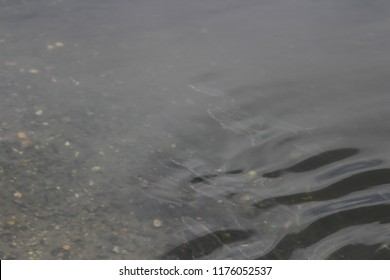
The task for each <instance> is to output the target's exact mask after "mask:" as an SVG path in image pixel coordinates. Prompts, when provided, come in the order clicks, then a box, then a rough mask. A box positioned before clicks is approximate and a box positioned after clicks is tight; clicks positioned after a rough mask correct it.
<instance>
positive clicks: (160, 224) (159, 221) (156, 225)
mask: <svg viewBox="0 0 390 280" xmlns="http://www.w3.org/2000/svg"><path fill="white" fill-rule="evenodd" d="M153 226H154V227H156V228H159V227H161V226H162V221H161V220H159V219H154V220H153Z"/></svg>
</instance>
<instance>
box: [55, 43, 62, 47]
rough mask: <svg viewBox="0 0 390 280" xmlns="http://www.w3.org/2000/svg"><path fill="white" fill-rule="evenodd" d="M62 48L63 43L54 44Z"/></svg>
mask: <svg viewBox="0 0 390 280" xmlns="http://www.w3.org/2000/svg"><path fill="white" fill-rule="evenodd" d="M63 46H64V43H62V42H56V47H63Z"/></svg>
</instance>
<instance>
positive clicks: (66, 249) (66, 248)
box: [62, 244, 71, 251]
mask: <svg viewBox="0 0 390 280" xmlns="http://www.w3.org/2000/svg"><path fill="white" fill-rule="evenodd" d="M62 249H63V250H64V251H70V249H71V247H70V245H68V244H64V245H63V246H62Z"/></svg>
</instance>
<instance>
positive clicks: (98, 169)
mask: <svg viewBox="0 0 390 280" xmlns="http://www.w3.org/2000/svg"><path fill="white" fill-rule="evenodd" d="M100 170H102V168H101V167H100V166H94V167H92V168H91V171H92V172H98V171H100Z"/></svg>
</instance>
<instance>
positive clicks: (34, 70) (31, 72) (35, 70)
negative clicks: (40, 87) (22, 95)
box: [28, 68, 39, 74]
mask: <svg viewBox="0 0 390 280" xmlns="http://www.w3.org/2000/svg"><path fill="white" fill-rule="evenodd" d="M28 72H29V73H30V74H38V73H39V70H38V69H35V68H31V69H30V70H28Z"/></svg>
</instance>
